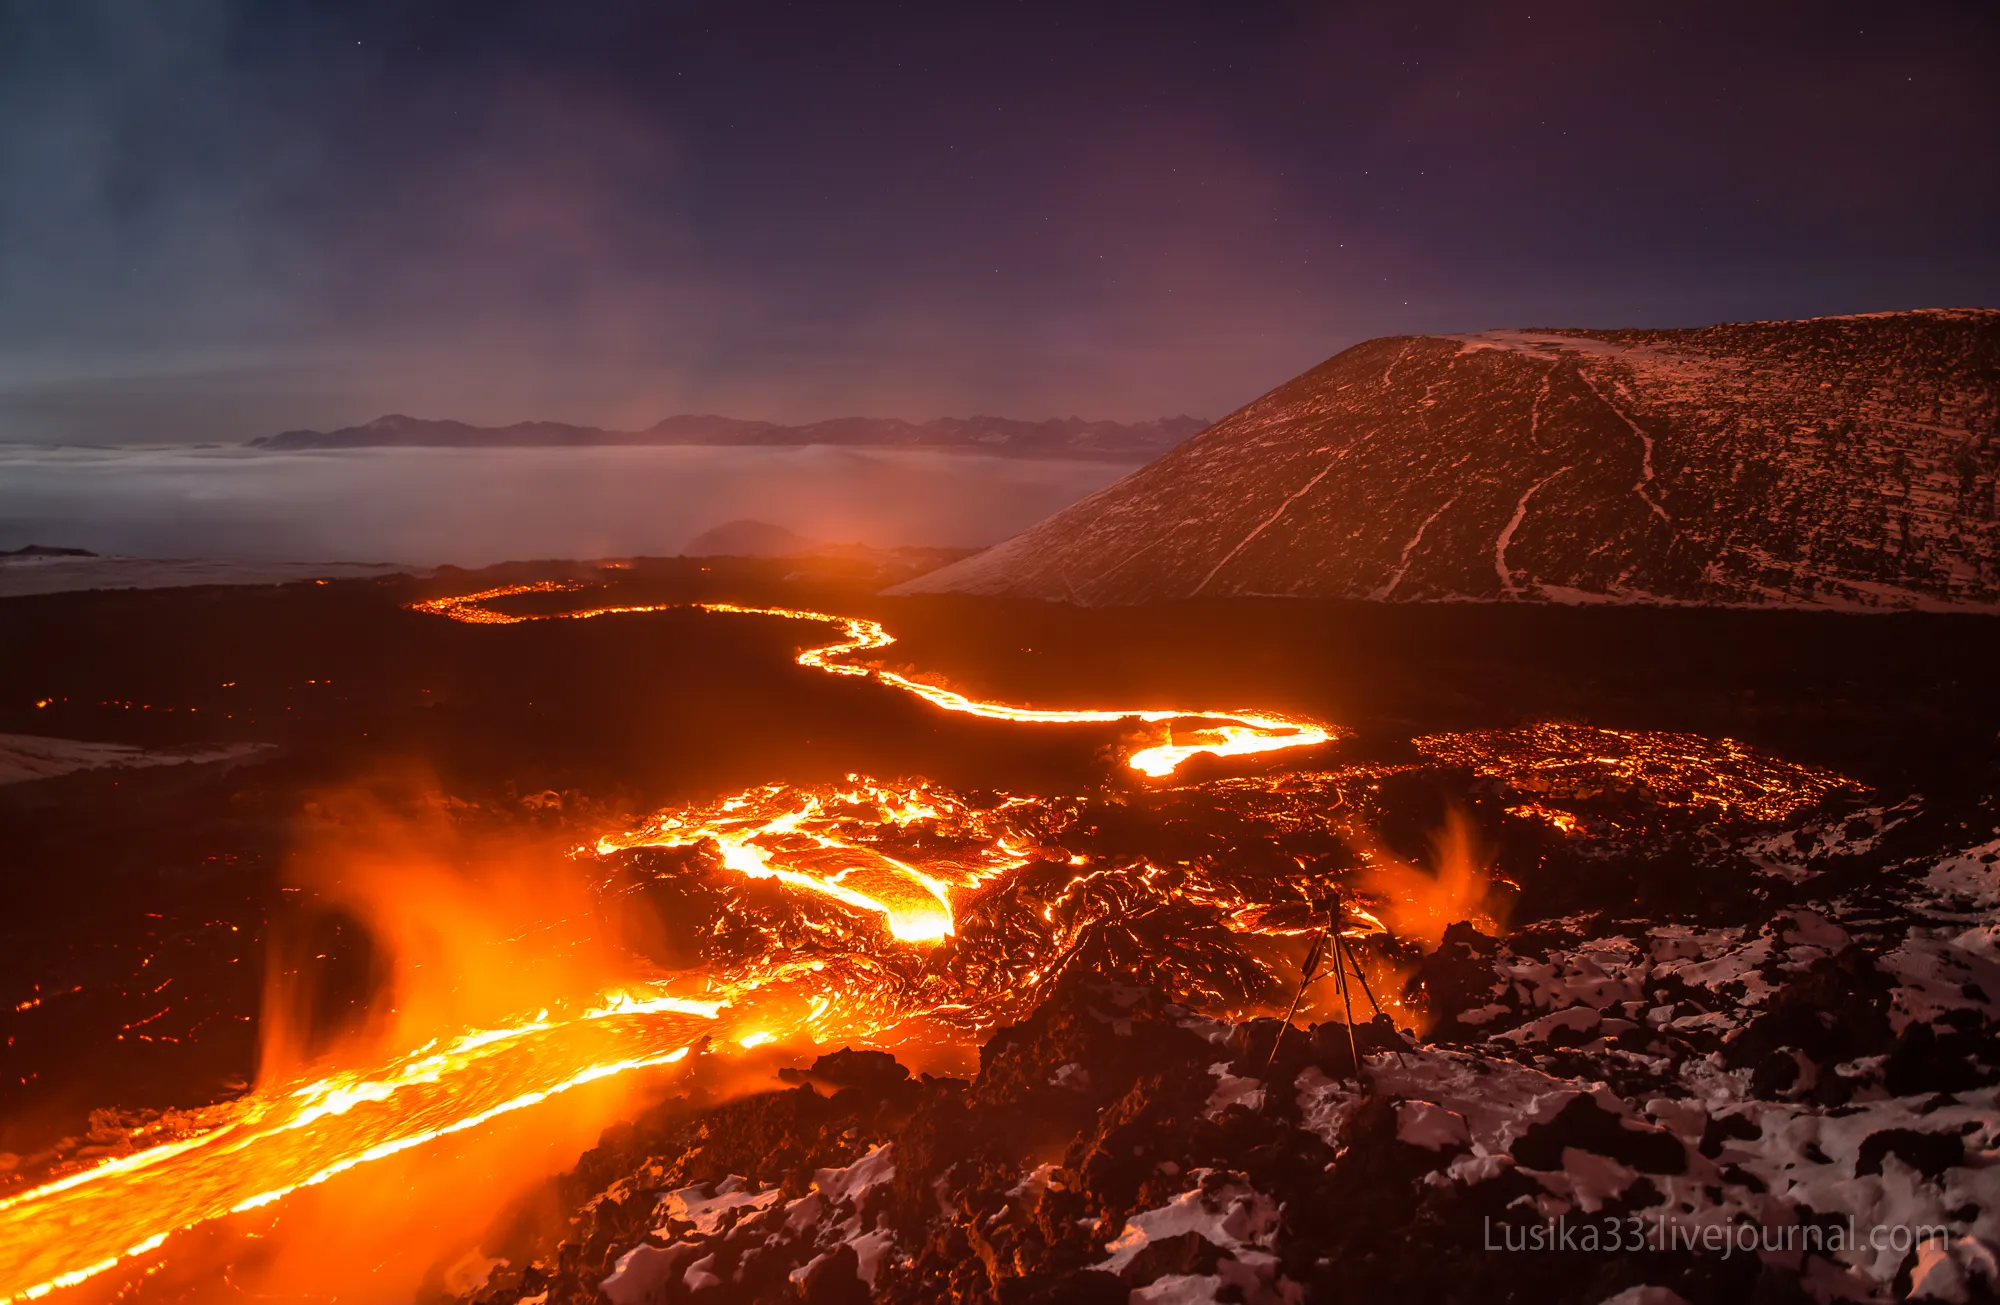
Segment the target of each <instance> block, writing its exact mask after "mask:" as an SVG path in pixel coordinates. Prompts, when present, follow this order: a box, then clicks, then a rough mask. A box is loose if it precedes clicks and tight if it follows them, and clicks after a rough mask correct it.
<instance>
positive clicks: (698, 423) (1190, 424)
mask: <svg viewBox="0 0 2000 1305" xmlns="http://www.w3.org/2000/svg"><path fill="white" fill-rule="evenodd" d="M1207 424H1208V423H1206V422H1204V421H1202V420H1201V419H1199V418H1197V417H1163V418H1161V419H1160V420H1158V421H1140V422H1116V421H1085V420H1084V419H1082V418H1080V417H1052V418H1049V419H1047V420H1045V421H1021V420H1017V419H1015V418H1011V417H939V418H936V419H935V420H932V421H926V422H913V421H905V420H903V419H902V418H900V417H835V418H832V419H831V420H827V421H816V422H809V423H807V424H805V425H802V426H786V425H781V424H779V423H777V422H769V421H745V420H742V419H740V418H736V417H715V416H678V417H667V418H665V419H663V420H661V421H658V422H655V423H654V424H653V425H651V426H648V427H647V428H646V429H644V430H636V431H630V430H605V429H603V428H601V427H597V426H572V425H568V424H565V423H563V422H555V421H523V422H516V423H515V424H513V425H511V426H473V425H469V424H467V423H465V422H462V421H433V420H429V419H426V418H422V417H405V416H402V415H400V414H394V415H390V416H387V417H377V418H376V419H375V420H373V421H371V422H367V423H365V424H363V425H360V426H345V427H342V428H341V429H339V430H333V431H316V430H288V431H284V432H281V433H280V434H277V435H265V436H261V437H259V438H257V439H254V440H251V441H250V443H251V445H252V446H253V447H256V448H266V449H358V448H381V447H405V448H439V447H442V448H531V447H547V446H582V445H594V444H697V445H731V446H767V445H799V444H836V445H846V446H855V447H890V448H937V449H961V450H968V451H974V452H983V453H999V454H1005V455H1008V456H1013V457H1023V458H1114V459H1115V458H1151V457H1157V456H1158V455H1159V454H1161V453H1164V452H1166V451H1167V450H1168V449H1170V448H1172V447H1174V445H1176V444H1178V443H1180V442H1181V441H1182V440H1184V439H1186V438H1188V437H1189V436H1190V435H1193V434H1194V433H1195V432H1196V431H1199V430H1200V429H1201V428H1202V427H1203V426H1205V425H1207Z"/></svg>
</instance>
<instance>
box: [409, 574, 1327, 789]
mask: <svg viewBox="0 0 2000 1305" xmlns="http://www.w3.org/2000/svg"><path fill="white" fill-rule="evenodd" d="M582 587H583V586H582V585H581V584H579V583H577V582H573V581H562V580H547V581H542V582H540V583H537V584H523V585H504V586H501V587H500V588H497V589H486V590H482V591H480V592H479V593H474V594H466V595H463V596H461V597H455V598H433V599H430V600H429V601H427V602H421V603H415V604H412V607H413V609H414V610H416V611H419V612H427V613H429V614H431V615H434V616H447V617H450V618H451V619H452V620H454V621H463V622H466V623H467V624H471V625H513V624H517V623H519V622H522V621H548V620H587V619H590V618H592V617H598V616H613V615H618V614H620V613H627V612H663V611H671V610H673V609H675V608H676V607H680V606H683V605H682V604H677V603H662V604H657V605H653V606H632V607H591V608H583V609H580V610H577V611H571V612H545V613H533V614H517V613H509V612H502V611H498V610H496V609H495V608H494V607H493V606H492V603H493V602H494V601H495V600H496V599H501V598H510V597H513V596H515V595H518V594H529V593H570V592H575V591H576V590H578V589H581V588H582ZM686 606H691V607H694V608H696V609H698V610H700V611H704V612H719V613H725V614H730V615H737V616H776V617H782V618H784V619H786V620H791V621H814V622H818V623H820V624H822V625H831V626H836V627H838V628H839V630H840V632H841V638H840V639H839V640H837V641H836V642H833V643H829V644H822V645H819V646H816V647H812V648H807V649H805V650H804V651H802V652H800V653H799V655H798V657H797V659H796V660H797V661H798V664H799V665H801V666H809V667H811V668H812V669H814V670H818V671H826V672H827V673H829V674H832V675H855V676H862V677H865V678H869V679H873V680H875V681H876V682H878V683H881V684H886V685H889V686H891V687H892V688H897V689H901V690H903V691H904V692H905V693H913V694H915V695H916V696H917V697H919V698H922V699H923V700H924V701H925V702H928V703H930V704H931V705H932V706H935V707H942V708H944V709H945V710H946V711H955V712H960V713H963V714H965V715H969V716H980V717H984V718H985V719H987V720H1006V721H1015V722H1017V723H1020V724H1024V725H1110V724H1116V723H1117V722H1119V721H1127V720H1136V721H1142V722H1144V723H1146V724H1149V725H1171V723H1172V722H1175V721H1188V722H1191V723H1192V725H1191V727H1190V728H1188V729H1187V730H1185V731H1184V733H1185V734H1186V736H1187V737H1186V739H1185V741H1180V740H1176V739H1175V738H1174V737H1173V736H1172V731H1171V729H1170V730H1169V737H1168V739H1167V741H1165V742H1162V743H1153V744H1149V745H1148V746H1146V747H1142V748H1136V749H1134V750H1133V751H1132V752H1131V753H1129V754H1128V755H1127V756H1126V758H1125V764H1126V765H1127V766H1129V767H1131V768H1132V769H1133V770H1136V771H1139V772H1140V773H1142V774H1145V775H1150V776H1152V777H1154V778H1156V779H1157V778H1161V777H1163V776H1166V775H1171V774H1173V773H1174V771H1175V770H1177V769H1179V768H1180V765H1181V763H1182V762H1184V761H1186V760H1187V759H1188V758H1190V757H1194V756H1199V755H1201V754H1203V753H1207V754H1209V755H1211V756H1217V757H1250V756H1258V755H1260V754H1263V753H1268V752H1280V751H1284V750H1286V749H1290V748H1309V747H1313V746H1316V745H1318V744H1321V743H1326V742H1329V741H1331V740H1332V739H1334V738H1335V737H1336V736H1337V734H1338V731H1337V730H1336V729H1335V728H1334V727H1331V726H1327V725H1321V724H1318V723H1317V722H1314V721H1305V720H1294V719H1291V718H1290V717H1286V716H1279V715H1276V714H1274V713H1271V712H1258V711H1211V710H1205V709H1197V708H1178V707H1176V708H1161V707H1133V708H1105V707H1096V708H1082V709H1074V710H1070V709H1061V708H1047V707H1015V706H1010V705H1008V704H1006V703H1002V702H987V701H984V700H982V699H979V698H970V697H967V696H966V695H965V694H963V693H959V692H957V691H956V690H953V689H946V688H942V687H940V686H938V685H935V684H926V683H924V682H923V681H922V680H913V679H911V678H909V677H908V676H906V675H900V674H898V673H896V672H895V671H885V670H880V669H877V668H875V667H870V666H854V665H850V664H848V663H847V662H845V661H842V660H839V659H841V658H845V657H848V656H851V655H852V654H855V653H864V652H876V651H878V650H880V649H883V648H887V647H888V646H889V645H890V644H893V643H894V642H896V636H894V635H892V634H890V633H889V631H888V630H887V629H885V628H884V627H883V625H882V623H881V622H880V621H875V620H871V619H869V618H868V617H865V616H833V615H830V614H829V613H826V612H814V611H808V610H804V609H801V608H793V607H746V606H742V605H740V604H737V603H692V604H686Z"/></svg>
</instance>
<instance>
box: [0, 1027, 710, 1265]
mask: <svg viewBox="0 0 2000 1305" xmlns="http://www.w3.org/2000/svg"><path fill="white" fill-rule="evenodd" d="M720 1010H721V1003H717V1002H702V1001H689V1000H682V999H677V998H672V997H664V996H654V997H651V998H649V999H634V998H632V997H630V996H629V995H622V994H621V995H620V996H618V997H617V998H615V999H613V1000H610V1001H608V1002H607V1003H606V1004H605V1005H603V1006H601V1007H598V1008H595V1009H592V1010H588V1011H584V1012H581V1013H578V1014H575V1015H571V1016H568V1017H557V1018H550V1017H549V1014H548V1012H546V1011H545V1012H542V1013H541V1014H540V1015H538V1016H536V1017H534V1018H532V1019H527V1020H524V1021H522V1022H521V1023H519V1024H516V1025H513V1026H511V1027H505V1028H499V1029H491V1030H482V1031H479V1032H474V1033H468V1034H466V1035H464V1036H462V1037H459V1038H457V1039H455V1040H453V1041H452V1042H450V1043H448V1044H445V1045H443V1046H439V1045H436V1044H433V1045H431V1046H427V1047H424V1048H420V1049H419V1050H417V1051H415V1052H412V1053H410V1054H409V1055H407V1056H405V1057H403V1058H402V1059H401V1060H399V1061H397V1062H395V1063H394V1064H392V1065H390V1066H389V1067H387V1068H386V1069H384V1070H381V1071H378V1072H375V1073H372V1074H362V1073H354V1072H349V1073H340V1074H333V1075H328V1076H326V1077H323V1078H319V1079H315V1080H312V1081H308V1082H302V1083H297V1084H294V1085H289V1086H285V1087H280V1088H276V1089H259V1090H258V1091H256V1092H253V1093H252V1094H250V1095H249V1096H247V1097H244V1098H242V1099H241V1100H239V1101H236V1102H234V1103H232V1104H231V1105H230V1106H229V1107H226V1108H225V1113H223V1115H222V1117H220V1118H218V1120H217V1121H216V1122H215V1124H214V1125H213V1126H212V1127H210V1128H208V1129H206V1130H204V1131H201V1132H198V1133H195V1134H194V1135H192V1136H189V1137H185V1138H182V1139H180V1140H177V1141H174V1142H169V1143H166V1144H164V1145H160V1146H155V1147H152V1148H150V1149H147V1150H144V1151H139V1152H135V1153H133V1154H131V1155H128V1156H125V1157H122V1158H120V1159H116V1160H111V1161H106V1162H104V1163H102V1164H99V1165H97V1166H96V1167H95V1168H91V1169H85V1170H82V1171H79V1172H77V1173H73V1174H70V1175H68V1176H66V1177H64V1178H60V1179H57V1180H55V1181H53V1182H50V1183H45V1184H43V1185H42V1186H40V1187H36V1188H32V1189H30V1190H28V1191H25V1192H19V1193H16V1194H14V1195H12V1196H8V1197H5V1198H0V1305H6V1303H7V1302H11V1301H19V1300H35V1299H38V1298H40V1297H42V1296H45V1295H47V1294H48V1293H49V1292H51V1291H53V1290H55V1289H56V1288H58V1287H69V1286H74V1285H76V1284H78V1283H81V1282H83V1281H85V1280H87V1279H89V1278H92V1277H94V1276H96V1275H97V1274H99V1273H102V1272H104V1271H105V1270H107V1269H109V1268H112V1267H113V1266H114V1265H116V1264H118V1263H119V1262H120V1261H122V1260H125V1259H128V1258H131V1257H133V1256H138V1255H144V1254H147V1253H148V1252H150V1251H152V1250H155V1249H157V1248H158V1247H159V1246H160V1245H162V1244H163V1243H164V1242H165V1240H166V1239H167V1237H169V1236H171V1235H172V1234H173V1233H176V1232H179V1231H181V1230H182V1229H186V1228H191V1227H193V1226H195V1225H196V1224H200V1223H204V1222H207V1221H208V1220H211V1219H218V1218H222V1217H224V1216H226V1215H230V1214H236V1213H241V1212H243V1211H248V1210H254V1209H257V1208H259V1207H262V1206H266V1205H269V1204H271V1203H273V1202H275V1201H278V1200H281V1199H283V1198H284V1197H285V1196H287V1195H289V1194H290V1193H292V1192H295V1191H297V1190H299V1189H300V1188H302V1187H311V1186H316V1185H317V1184H319V1183H323V1182H325V1181H326V1180H327V1179H329V1178H332V1177H334V1176H335V1175H337V1174H340V1173H343V1172H345V1171H346V1170H349V1169H352V1168H355V1167H356V1166H358V1165H362V1164H367V1163H369V1162H371V1161H375V1160H381V1159H385V1158H387V1157H389V1156H392V1155H395V1154H397V1153H399V1152H402V1151H407V1150H409V1149H411V1148H412V1147H417V1146H421V1145H423V1144H425V1143H427V1142H430V1141H433V1140H435V1139H437V1138H440V1137H446V1136H449V1135H451V1134H454V1133H461V1132H464V1131H466V1130H468V1129H473V1128H477V1127H479V1126H480V1125H482V1124H485V1123H487V1122H488V1121H490V1120H493V1119H496V1118H498V1117H500V1116H502V1115H506V1114H511V1113H513V1112H514V1111H517V1110H522V1109H525V1108H527V1107H529V1106H534V1105H538V1104H540V1103H541V1102H543V1101H546V1100H548V1099H549V1098H551V1097H555V1096H559V1095H561V1094H562V1093H565V1092H568V1091H570V1090H571V1089H573V1088H577V1087H581V1086H583V1085H584V1084H586V1083H591V1082H595V1081H597V1080H599V1079H604V1078H608V1077H611V1076H613V1075H618V1074H624V1073H628V1072H630V1071H632V1070H635V1069H641V1068H646V1067H649V1066H656V1065H666V1064H671V1063H673V1062H675V1061H677V1060H680V1059H682V1058H683V1057H685V1056H686V1055H687V1053H688V1051H689V1049H690V1047H691V1046H693V1045H694V1044H695V1043H696V1042H698V1041H699V1040H700V1038H701V1037H702V1036H703V1035H704V1034H706V1033H708V1032H709V1031H710V1030H713V1029H717V1028H718V1027H719V1024H718V1018H719V1014H720Z"/></svg>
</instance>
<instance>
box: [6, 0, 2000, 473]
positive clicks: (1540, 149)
mask: <svg viewBox="0 0 2000 1305" xmlns="http://www.w3.org/2000/svg"><path fill="white" fill-rule="evenodd" d="M1996 15H2000V8H1996V7H1995V6H1992V5H1990V4H1972V3H1968V4H1956V5H1955V4H1896V5H1879V6H1854V5H1843V4H1827V3H1806V4H1783V3H1759V4H1742V3H1740V2H1737V3H1729V4H1709V3H1682V4H1674V5H1671V6H1669V5H1633V4H1613V3H1605V2H1604V0H1592V2H1591V3H1567V2H1565V3H1542V2H1541V0H1524V2H1523V3H1515V4H1506V5H1501V4H1491V3H1487V4H1478V5H1466V6H1454V5H1450V4H1432V5H1424V6H1406V5H1387V4H1380V3H1368V4H1354V5H1330V4H1329V5H1313V4H1298V3H1288V4H1256V3H1248V2H1247V0H1246V2H1243V3H1230V4H1215V3H1200V4H1175V3H1168V2H1166V0H1150V2H1148V3H1135V4H1110V3H1106V4H1077V3H1074V2H1072V3H1065V4H1050V5H1038V4H1032V3H1023V4H1005V5H1002V4H991V5H977V4H965V5H958V4H910V5H906V6H898V5H870V4H864V3H848V4H824V3H807V4H798V5H787V4H770V3H760V2H758V0H733V2H731V3H726V4H725V3H713V4H702V3H670V2H667V0H575V2H573V3H562V4H557V3H541V4H523V3H512V2H510V0H458V2H450V3H438V2H429V3H426V2H423V0H373V2H370V0H340V2H338V3H335V2H333V0H328V2H327V3H320V4H307V3H298V2H296V0H187V2H186V3H182V4H176V5H174V6H171V7H161V6H158V5H155V4H150V3H147V2H146V0H73V2H71V3H64V4H59V5H58V4H0V439H17V440H19V439H36V440H42V439H78V440H140V439H176V440H181V439H220V440H238V439H243V438H247V437H249V436H251V435H256V434H263V433H267V432H269V431H273V430H278V429H283V428H286V427H294V426H322V427H324V426H331V425H339V424H345V423H348V422H353V421H359V420H365V419H366V418H369V417H372V416H375V415H377V414H379V413H382V412H386V411H406V412H413V413H417V414H419V415H426V416H453V417H460V418H465V419H469V420H480V421H510V420H516V419H521V418H530V417H543V418H554V419H562V420H572V421H587V422H602V423H607V424H623V425H635V424H644V423H647V422H650V421H652V420H654V419H656V418H658V417H660V416H663V415H666V414H667V413H670V412H676V411H721V412H726V413H730V414H732V415H740V416H749V417H768V418H775V419H780V420H807V419H814V418H819V417H826V416H832V415H839V414H846V413H854V412H865V413H876V414H885V415H888V414H892V415H901V416H909V417H913V418H924V417H929V416H934V415H939V414H960V415H964V414H970V413H974V412H993V413H1001V414H1005V415H1013V416H1044V415H1051V414H1069V413H1076V414H1080V415H1084V416H1093V417H1112V418H1128V419H1129V418H1138V417H1154V416H1160V415H1164V414H1170V413H1179V412H1189V413H1194V414H1197V415H1203V416H1211V417H1213V416H1219V415H1221V414H1222V413H1223V412H1225V411H1227V410H1229V409H1231V408H1233V407H1235V406H1237V405H1238V404H1240V403H1242V402H1245V401H1247V400H1248V399H1250V398H1252V397H1254V396H1255V395H1256V394H1257V393H1259V392H1260V391H1262V390H1264V389H1265V388H1267V387H1269V386H1270V385H1272V384H1275V383H1277V382H1279V381H1281V380H1284V379H1285V378H1287V377H1289V376H1291V375H1292V374H1294V373H1296V372H1298V371H1299V370H1301V369H1303V368H1304V367H1306V366H1309V365H1310V364H1312V363H1314V362H1317V361H1318V360H1320V359H1322V358H1324V357H1326V356H1328V355H1330V354H1332V353H1334V352H1336V351H1337V350H1339V349H1340V348H1343V347H1345V346H1346V345H1348V344H1352V343H1354V342H1356V341H1358V340H1361V339H1365V338H1367V337H1370V336H1375V335H1384V334H1396V333H1403V332H1411V331H1432V330H1468V329H1480V328H1486V327H1494V326H1509V325H1588V326H1617V325H1681V324H1685V325H1693V324H1701V323H1706V322H1711V321H1716V320H1725V319H1741V318H1758V317H1784V316H1802V315H1811V314H1819V313H1836V312H1851V311H1867V310H1876V309H1888V308H1899V307H1916V306H1927V305H1938V304H1987V305H1991V304H1996V303H2000V168H1996V167H1995V166H1994V141H1995V140H1996V138H2000V77H1996V76H1995V75H1994V69H1996V68H2000V16H1996Z"/></svg>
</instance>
